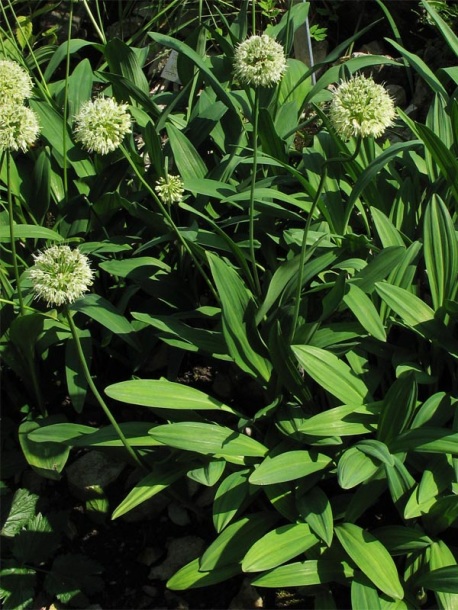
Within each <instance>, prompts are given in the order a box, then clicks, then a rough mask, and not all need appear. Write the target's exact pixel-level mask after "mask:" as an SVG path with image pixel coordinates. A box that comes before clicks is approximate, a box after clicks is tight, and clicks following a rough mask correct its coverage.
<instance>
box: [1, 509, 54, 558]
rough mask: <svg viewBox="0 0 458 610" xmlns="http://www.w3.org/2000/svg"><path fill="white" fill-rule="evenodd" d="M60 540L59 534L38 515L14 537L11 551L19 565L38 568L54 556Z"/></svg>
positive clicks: (47, 521) (44, 518) (45, 519)
mask: <svg viewBox="0 0 458 610" xmlns="http://www.w3.org/2000/svg"><path fill="white" fill-rule="evenodd" d="M60 538H61V536H60V532H58V531H54V530H53V528H52V525H51V523H50V522H49V520H48V519H47V518H46V517H44V516H43V515H42V514H41V513H38V515H35V516H34V517H32V518H31V519H30V521H29V522H28V523H27V525H26V526H25V528H23V529H22V530H21V531H20V532H19V533H18V534H17V535H16V536H15V537H14V541H13V545H12V549H11V550H12V553H13V555H14V557H15V559H17V560H18V561H19V562H20V563H21V565H22V564H24V563H27V564H33V565H37V566H38V565H40V564H41V563H42V562H44V561H46V560H48V559H49V558H50V557H52V556H53V555H54V553H55V551H56V549H57V548H58V547H59V546H60Z"/></svg>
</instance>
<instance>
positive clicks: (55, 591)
mask: <svg viewBox="0 0 458 610" xmlns="http://www.w3.org/2000/svg"><path fill="white" fill-rule="evenodd" d="M101 572H102V566H101V565H100V564H98V563H97V562H96V561H94V560H92V559H90V558H89V557H87V556H86V555H82V554H77V553H67V554H60V555H58V556H57V557H56V558H55V559H54V561H53V563H52V566H51V567H50V569H49V571H48V572H47V574H46V576H45V581H44V588H45V590H46V591H48V593H50V594H51V595H55V596H56V597H57V598H58V599H59V600H60V601H61V602H62V603H65V604H69V605H70V606H75V605H76V606H77V605H78V603H77V602H76V600H77V599H78V596H79V594H80V593H87V594H88V595H91V594H94V593H98V592H99V591H102V589H103V588H104V582H103V580H102V578H101V576H100V574H101ZM72 601H73V603H72ZM75 602H76V603H75Z"/></svg>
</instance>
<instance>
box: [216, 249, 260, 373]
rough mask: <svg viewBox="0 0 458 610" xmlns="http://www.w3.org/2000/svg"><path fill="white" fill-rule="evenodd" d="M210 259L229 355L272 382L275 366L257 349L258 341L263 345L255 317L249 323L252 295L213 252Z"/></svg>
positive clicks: (252, 305)
mask: <svg viewBox="0 0 458 610" xmlns="http://www.w3.org/2000/svg"><path fill="white" fill-rule="evenodd" d="M207 257H208V261H209V264H210V268H211V271H212V275H213V278H214V280H215V283H216V288H217V290H218V294H219V296H220V299H221V310H222V321H223V332H224V337H225V339H226V343H227V347H228V351H229V354H230V355H231V356H232V358H233V359H234V361H235V363H236V364H237V365H238V366H239V367H240V368H241V369H242V370H243V371H245V372H246V373H248V374H250V375H252V376H253V377H255V378H261V379H262V380H264V381H268V380H269V378H270V372H271V365H270V363H269V361H268V360H267V359H266V358H264V357H263V356H261V355H260V354H259V353H258V352H257V351H255V349H254V348H253V343H254V340H256V342H257V343H258V344H259V345H261V339H260V338H259V336H258V335H257V330H256V328H255V325H254V316H253V317H251V319H250V320H249V321H247V316H248V315H249V311H250V309H253V308H254V302H253V298H252V295H251V293H250V292H249V290H248V288H247V287H246V285H245V284H244V282H243V281H242V279H241V278H240V276H239V275H238V273H237V272H236V271H235V269H233V267H231V266H229V265H228V264H227V263H225V262H224V261H223V260H222V259H220V258H219V257H218V256H216V255H215V254H212V253H210V252H208V253H207Z"/></svg>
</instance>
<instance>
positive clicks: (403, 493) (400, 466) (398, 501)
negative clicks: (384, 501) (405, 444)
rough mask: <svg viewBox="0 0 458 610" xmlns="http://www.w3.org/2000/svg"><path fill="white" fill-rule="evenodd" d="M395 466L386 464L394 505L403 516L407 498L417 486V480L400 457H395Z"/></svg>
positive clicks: (393, 457)
mask: <svg viewBox="0 0 458 610" xmlns="http://www.w3.org/2000/svg"><path fill="white" fill-rule="evenodd" d="M392 459H393V461H394V463H393V465H392V466H390V465H389V464H385V472H386V478H387V480H388V488H389V490H390V494H391V497H392V499H393V503H394V505H395V506H396V508H397V509H398V511H399V512H400V513H401V514H402V513H403V509H404V506H405V503H406V501H407V497H408V495H409V494H410V492H411V491H412V489H413V487H414V486H415V479H414V478H413V477H412V475H411V474H410V472H409V471H408V469H407V467H406V466H405V465H404V463H403V462H402V461H401V459H400V458H399V456H397V455H393V456H392Z"/></svg>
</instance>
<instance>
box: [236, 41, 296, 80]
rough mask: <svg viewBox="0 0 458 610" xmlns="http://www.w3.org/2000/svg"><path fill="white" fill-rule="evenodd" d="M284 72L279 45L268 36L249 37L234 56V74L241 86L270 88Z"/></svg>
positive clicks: (282, 57)
mask: <svg viewBox="0 0 458 610" xmlns="http://www.w3.org/2000/svg"><path fill="white" fill-rule="evenodd" d="M285 71H286V57H285V52H284V50H283V47H282V46H281V44H279V43H278V42H276V41H275V40H274V39H273V38H271V37H270V36H267V35H266V34H263V35H262V36H251V37H250V38H248V39H247V40H245V41H244V42H242V43H240V44H239V45H238V47H237V48H236V50H235V54H234V74H235V77H236V79H237V80H238V81H239V82H240V84H242V85H252V86H254V87H271V86H272V85H275V84H276V83H279V82H280V81H281V79H282V76H283V74H284V73H285Z"/></svg>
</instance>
